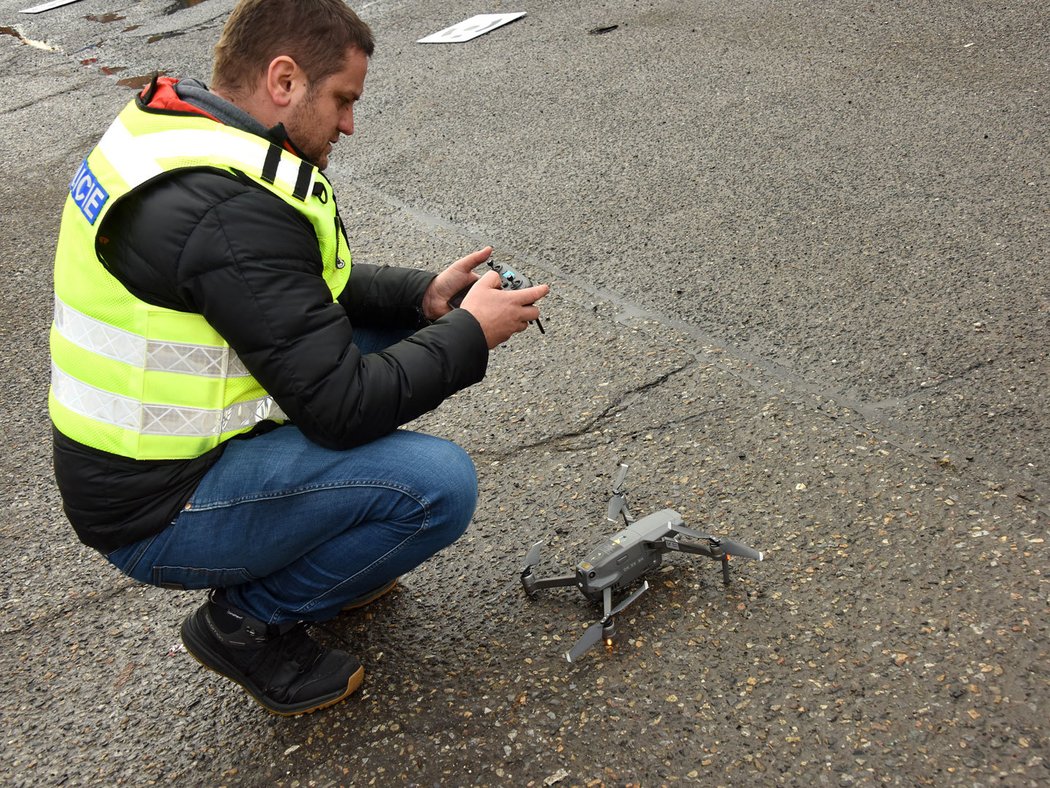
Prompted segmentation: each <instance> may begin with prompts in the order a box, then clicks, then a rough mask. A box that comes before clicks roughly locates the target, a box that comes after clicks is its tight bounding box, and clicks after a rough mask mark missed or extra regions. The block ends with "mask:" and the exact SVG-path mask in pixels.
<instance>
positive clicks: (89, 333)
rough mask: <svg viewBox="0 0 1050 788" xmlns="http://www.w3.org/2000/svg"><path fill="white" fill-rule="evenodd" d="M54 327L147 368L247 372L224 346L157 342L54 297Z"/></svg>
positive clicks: (229, 374)
mask: <svg viewBox="0 0 1050 788" xmlns="http://www.w3.org/2000/svg"><path fill="white" fill-rule="evenodd" d="M55 330H57V331H58V333H59V334H61V335H62V336H63V337H65V338H66V339H67V340H68V341H70V342H72V343H73V344H74V345H77V346H78V347H81V348H83V349H84V350H87V351H89V352H91V353H95V354H96V355H99V356H104V357H106V358H109V359H113V360H114V361H119V362H121V363H123V364H128V365H130V366H133V367H137V368H140V369H144V370H146V371H148V372H177V373H179V374H183V375H196V376H198V377H204V378H246V377H248V376H249V375H250V374H251V373H249V372H248V370H247V369H245V367H244V364H243V363H242V362H241V360H240V359H239V358H238V357H237V354H236V353H234V352H233V351H232V350H231V349H230V348H229V347H228V346H225V345H223V346H215V345H191V344H189V343H186V342H159V341H157V340H153V339H146V338H145V337H142V336H139V335H138V334H133V333H131V332H130V331H124V330H123V329H120V328H116V327H115V326H111V325H108V324H106V323H103V322H102V321H101V320H96V319H95V318H93V317H89V316H88V315H85V314H84V313H83V312H80V311H78V310H76V309H74V308H73V307H71V306H69V304H67V303H65V302H64V301H62V300H61V299H59V298H55Z"/></svg>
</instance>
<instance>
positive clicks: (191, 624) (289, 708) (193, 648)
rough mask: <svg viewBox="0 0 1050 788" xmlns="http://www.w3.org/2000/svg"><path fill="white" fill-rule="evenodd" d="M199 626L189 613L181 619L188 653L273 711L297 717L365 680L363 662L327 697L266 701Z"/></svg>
mask: <svg viewBox="0 0 1050 788" xmlns="http://www.w3.org/2000/svg"><path fill="white" fill-rule="evenodd" d="M197 629H198V627H197V622H196V616H195V615H191V616H189V617H188V618H187V619H186V620H185V621H183V622H182V632H181V634H182V643H183V645H184V646H186V651H187V652H188V653H189V655H190V656H191V657H193V658H194V659H195V660H197V662H199V663H200V664H201V665H203V666H204V667H206V668H207V669H208V670H210V671H212V672H214V673H218V674H219V675H220V676H222V677H223V678H224V679H229V680H230V681H232V682H233V683H234V684H237V685H239V686H240V687H241V688H243V689H244V691H245V692H247V693H248V694H249V695H251V696H252V698H253V699H254V700H255V702H256V703H258V704H259V705H260V706H262V707H263V708H264V709H266V710H267V711H268V712H270V713H272V714H277V715H280V716H282V717H294V716H296V715H299V714H309V713H310V712H314V711H318V710H320V709H324V708H327V707H328V706H332V705H334V704H336V703H338V702H339V701H341V700H343V699H344V698H346V697H347V696H349V695H351V694H353V693H354V691H355V690H357V688H358V687H360V686H361V683H362V682H363V681H364V680H365V668H364V665H362V666H361V667H359V668H358V669H357V670H356V671H355V672H354V673H353V674H352V675H351V676H350V678H349V679H348V680H347V682H346V689H345V690H344V689H341V690H339V691H337V692H334V693H333V694H331V695H329V696H327V697H324V698H315V699H314V700H312V701H310V702H309V703H307V704H290V703H289V704H285V703H274V702H272V701H270V700H267V699H266V697H265V696H263V695H262V693H261V692H259V690H258V688H256V687H254V686H252V685H251V684H249V683H245V682H244V681H242V680H241V679H239V678H237V677H236V674H238V673H240V671H239V670H237V668H236V666H235V665H232V664H231V663H230V662H228V661H227V660H226V659H224V658H223V657H222V655H220V654H217V653H215V652H214V651H212V650H211V649H210V648H209V647H208V645H207V643H206V642H205V641H204V640H203V639H202V638H201V636H200V634H199V633H198V631H197Z"/></svg>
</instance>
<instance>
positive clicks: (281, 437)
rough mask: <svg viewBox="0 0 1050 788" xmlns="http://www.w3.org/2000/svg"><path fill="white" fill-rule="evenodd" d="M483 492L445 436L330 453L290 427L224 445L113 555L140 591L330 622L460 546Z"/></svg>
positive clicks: (263, 616)
mask: <svg viewBox="0 0 1050 788" xmlns="http://www.w3.org/2000/svg"><path fill="white" fill-rule="evenodd" d="M355 341H357V343H358V345H359V346H360V347H361V349H362V351H363V352H367V351H365V346H366V343H367V342H368V339H367V338H366V337H363V336H361V332H358V331H357V330H355ZM477 492H478V488H477V476H476V473H475V470H474V464H473V463H472V462H471V460H470V457H469V456H467V454H466V452H465V451H463V450H462V449H461V448H460V447H459V446H456V445H455V444H454V443H450V442H448V441H446V440H443V439H441V438H435V437H433V436H430V435H425V434H422V433H418V432H411V431H408V430H397V431H395V432H393V433H391V434H389V435H386V436H384V437H382V438H380V439H378V440H375V441H372V442H371V443H367V444H365V445H363V446H358V447H356V448H353V449H348V450H346V451H333V450H330V449H325V448H322V447H320V446H318V445H317V444H314V443H312V442H310V441H309V440H307V439H306V438H305V437H304V436H303V434H302V433H301V432H299V430H298V429H297V428H296V427H294V426H292V425H285V426H282V427H279V428H277V429H275V430H273V431H272V432H269V433H266V434H265V435H260V436H258V437H255V438H251V439H249V440H232V441H229V443H228V445H227V447H226V449H225V451H224V452H223V455H222V457H221V458H220V459H219V461H218V462H217V463H216V464H215V465H214V466H213V467H212V468H211V469H210V470H209V471H208V473H207V474H206V475H205V476H204V479H203V480H202V481H201V483H200V485H199V486H198V487H197V489H196V490H195V491H194V493H193V496H192V497H191V498H190V500H189V503H188V504H187V506H186V507H185V508H184V509H183V510H182V512H180V513H179V515H178V517H176V518H175V520H174V521H173V522H172V523H171V525H169V526H168V527H167V528H166V529H165V530H163V531H161V532H160V533H159V534H157V535H156V536H153V537H149V538H147V539H144V540H142V541H141V542H137V543H135V544H131V545H128V546H125V547H122V548H120V549H118V550H116V551H114V552H112V553H110V554H109V555H108V556H107V558H108V559H109V561H110V562H111V563H113V564H114V565H115V566H116V567H117V568H118V569H120V570H121V571H122V572H124V573H125V574H127V575H129V576H131V577H133V578H135V579H136V580H139V581H141V582H143V583H149V584H151V585H159V586H165V587H173V588H187V589H190V588H224V589H225V594H226V599H227V600H228V602H229V603H230V604H232V605H233V606H234V607H236V608H238V609H240V610H242V611H243V612H245V613H247V614H248V615H250V616H252V617H253V618H256V619H259V620H260V621H265V622H268V623H271V624H281V623H285V622H289V621H301V620H307V621H324V620H327V619H330V618H333V617H335V615H336V614H338V613H339V611H340V610H341V609H342V608H343V607H344V606H345V605H346V604H347V603H348V602H351V601H353V600H354V599H357V598H359V597H361V596H364V595H365V594H367V593H368V592H370V591H372V590H374V589H376V588H378V587H380V586H382V585H384V584H385V583H387V582H389V581H390V580H393V579H394V578H396V577H398V576H400V575H402V574H404V573H405V572H408V571H409V570H411V569H413V568H415V567H416V566H418V565H419V564H421V563H423V561H425V560H426V559H427V558H429V557H430V556H432V555H434V554H435V553H437V552H438V551H439V550H441V549H442V548H444V547H446V546H448V545H450V544H452V542H454V541H455V540H456V539H458V538H459V537H460V536H461V535H462V534H463V532H464V531H465V530H466V528H467V525H468V524H469V523H470V518H471V517H472V516H473V514H474V507H475V505H476V503H477Z"/></svg>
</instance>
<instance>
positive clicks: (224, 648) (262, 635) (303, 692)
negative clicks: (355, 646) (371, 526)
mask: <svg viewBox="0 0 1050 788" xmlns="http://www.w3.org/2000/svg"><path fill="white" fill-rule="evenodd" d="M182 642H183V643H184V644H185V645H186V650H187V651H189V652H190V654H192V655H193V657H194V658H195V659H196V660H197V661H198V662H200V663H201V664H202V665H204V667H206V668H209V669H211V670H214V671H215V672H216V673H218V674H220V675H222V676H225V677H226V678H228V679H232V680H233V681H235V682H237V683H238V684H240V685H241V686H242V687H244V688H245V689H246V690H247V691H248V693H249V694H250V695H251V696H252V697H253V698H255V700H257V701H258V702H259V703H260V704H262V706H264V707H265V708H266V709H268V710H269V711H272V712H273V713H274V714H283V715H292V714H305V713H306V712H310V711H317V710H318V709H323V708H324V707H325V706H331V705H332V704H333V703H337V702H339V701H341V700H342V699H343V698H345V697H346V696H347V695H349V694H350V693H352V692H353V691H354V690H356V689H357V688H358V687H360V686H361V682H362V681H363V680H364V677H365V669H364V667H362V665H361V663H360V662H358V660H357V659H356V658H354V657H352V656H351V655H350V654H347V653H346V652H345V651H339V650H338V649H330V648H325V647H324V646H321V645H320V644H319V643H317V642H316V641H315V640H314V639H313V638H311V637H310V635H309V634H307V632H306V626H305V625H304V624H302V623H299V624H289V625H282V626H274V625H266V624H264V623H262V622H261V621H257V620H255V619H253V618H250V617H248V616H246V615H243V614H242V613H239V612H238V611H236V610H231V609H230V608H228V607H226V606H224V605H222V604H218V603H217V602H216V597H215V595H214V594H213V595H212V597H211V598H210V599H209V600H208V601H207V602H205V603H204V604H203V605H201V607H199V608H198V609H197V612H195V613H193V614H192V615H191V616H188V617H187V618H186V620H185V621H183V622H182Z"/></svg>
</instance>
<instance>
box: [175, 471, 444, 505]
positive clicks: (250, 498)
mask: <svg viewBox="0 0 1050 788" xmlns="http://www.w3.org/2000/svg"><path fill="white" fill-rule="evenodd" d="M353 487H378V488H381V489H384V490H394V491H396V492H400V493H403V494H404V495H407V496H408V497H409V498H412V499H413V500H414V501H416V503H419V504H420V506H421V507H423V508H424V510H427V509H428V507H429V503H427V502H426V501H425V499H422V498H421V497H420V496H418V495H417V494H416V493H415V492H414V491H413V490H411V489H409V488H408V487H406V486H405V485H402V484H391V483H390V482H387V481H383V480H382V479H369V480H359V481H341V482H325V483H323V484H310V485H304V486H300V487H293V488H290V489H287V490H280V491H274V492H270V493H260V494H257V495H245V496H242V497H240V498H231V499H228V500H225V501H210V502H208V503H198V502H197V501H195V500H193V499H192V498H191V499H190V503H189V508H188V510H187V511H191V512H192V511H197V512H208V511H213V510H215V509H229V508H232V507H234V506H240V505H241V504H246V503H257V502H259V501H273V500H277V499H279V498H292V497H294V496H297V495H306V494H308V493H312V492H320V491H322V490H345V489H350V488H353Z"/></svg>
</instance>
